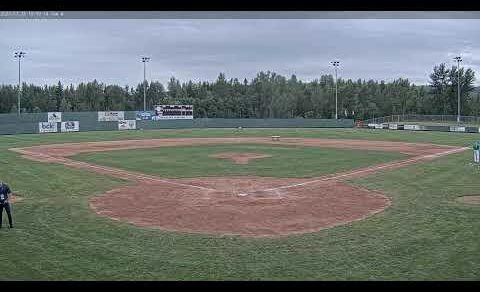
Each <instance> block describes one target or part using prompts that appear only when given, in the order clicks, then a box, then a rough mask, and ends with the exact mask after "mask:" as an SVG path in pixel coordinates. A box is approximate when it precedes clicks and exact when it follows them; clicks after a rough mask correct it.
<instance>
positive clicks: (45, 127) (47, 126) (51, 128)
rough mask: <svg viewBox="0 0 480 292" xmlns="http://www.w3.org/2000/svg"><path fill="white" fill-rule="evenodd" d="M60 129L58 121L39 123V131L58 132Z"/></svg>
mask: <svg viewBox="0 0 480 292" xmlns="http://www.w3.org/2000/svg"><path fill="white" fill-rule="evenodd" d="M57 131H58V128H57V123H50V122H40V123H38V132H39V133H56V132H57Z"/></svg>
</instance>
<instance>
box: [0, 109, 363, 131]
mask: <svg viewBox="0 0 480 292" xmlns="http://www.w3.org/2000/svg"><path fill="white" fill-rule="evenodd" d="M124 118H125V120H135V119H136V112H135V111H125V112H124ZM62 121H76V122H78V124H79V125H80V127H79V128H80V129H79V130H80V131H82V132H83V131H118V129H119V126H118V121H98V112H63V113H62ZM41 122H48V114H47V113H28V114H21V115H20V116H18V115H17V114H0V135H1V134H22V133H23V134H33V133H39V123H41ZM353 126H354V121H353V120H350V119H339V120H333V119H222V118H199V119H193V120H159V121H151V120H137V121H136V128H137V129H187V128H238V127H242V128H353ZM58 129H61V123H58ZM59 132H60V131H59Z"/></svg>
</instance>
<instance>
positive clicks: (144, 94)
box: [142, 57, 150, 112]
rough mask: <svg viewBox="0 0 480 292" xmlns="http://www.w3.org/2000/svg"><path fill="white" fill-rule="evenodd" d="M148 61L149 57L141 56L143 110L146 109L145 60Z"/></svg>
mask: <svg viewBox="0 0 480 292" xmlns="http://www.w3.org/2000/svg"><path fill="white" fill-rule="evenodd" d="M148 61H150V57H142V62H143V111H144V112H145V111H147V78H146V70H147V69H146V67H147V62H148Z"/></svg>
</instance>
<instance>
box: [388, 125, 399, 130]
mask: <svg viewBox="0 0 480 292" xmlns="http://www.w3.org/2000/svg"><path fill="white" fill-rule="evenodd" d="M388 128H389V129H390V130H397V129H398V125H397V124H388Z"/></svg>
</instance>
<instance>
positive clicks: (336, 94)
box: [331, 61, 340, 120]
mask: <svg viewBox="0 0 480 292" xmlns="http://www.w3.org/2000/svg"><path fill="white" fill-rule="evenodd" d="M331 63H332V65H333V67H335V120H337V119H338V87H337V68H338V66H340V62H339V61H333V62H331Z"/></svg>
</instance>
